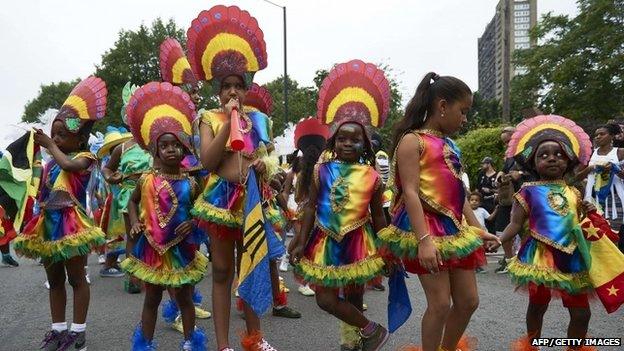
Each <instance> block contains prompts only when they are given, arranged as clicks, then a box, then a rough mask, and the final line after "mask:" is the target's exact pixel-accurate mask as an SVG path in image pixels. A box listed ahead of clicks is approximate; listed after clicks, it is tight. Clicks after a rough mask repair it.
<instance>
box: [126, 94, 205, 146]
mask: <svg viewBox="0 0 624 351" xmlns="http://www.w3.org/2000/svg"><path fill="white" fill-rule="evenodd" d="M127 112H128V124H129V126H130V131H131V132H132V135H134V138H135V140H136V142H137V143H138V144H139V145H140V146H141V147H142V148H144V149H147V150H150V148H152V147H154V145H155V144H156V143H157V141H158V138H159V137H160V136H161V135H163V134H173V135H175V136H176V137H177V138H178V140H180V142H181V143H182V144H184V146H185V147H186V148H187V149H188V150H192V148H191V147H190V140H189V137H190V136H191V135H192V132H193V130H192V123H193V119H194V118H195V105H194V104H193V102H191V98H190V97H189V95H188V94H187V93H185V92H184V91H183V90H182V89H180V88H179V87H176V86H173V85H171V84H170V83H160V82H150V83H147V84H146V85H144V86H142V87H141V88H139V89H137V90H136V91H135V92H134V94H132V97H131V98H130V102H129V104H128V107H127Z"/></svg>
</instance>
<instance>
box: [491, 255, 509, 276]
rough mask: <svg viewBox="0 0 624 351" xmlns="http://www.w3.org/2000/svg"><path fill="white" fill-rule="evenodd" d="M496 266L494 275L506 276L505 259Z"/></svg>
mask: <svg viewBox="0 0 624 351" xmlns="http://www.w3.org/2000/svg"><path fill="white" fill-rule="evenodd" d="M498 264H499V266H498V268H496V270H495V271H494V272H496V274H507V259H506V258H505V257H503V258H501V260H500V261H498Z"/></svg>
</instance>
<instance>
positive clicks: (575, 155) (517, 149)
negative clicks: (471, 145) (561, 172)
mask: <svg viewBox="0 0 624 351" xmlns="http://www.w3.org/2000/svg"><path fill="white" fill-rule="evenodd" d="M544 141H554V142H557V143H559V145H561V148H562V149H563V151H564V152H565V153H566V154H567V156H568V158H569V159H570V160H572V162H574V163H577V162H580V163H581V164H583V165H586V164H587V163H588V162H589V159H590V158H591V154H592V147H591V145H592V144H591V140H590V138H589V136H588V135H587V133H585V131H583V129H582V128H581V127H579V126H578V125H576V123H574V122H573V121H571V120H569V119H567V118H565V117H561V116H557V115H544V116H537V117H533V118H530V119H526V120H524V121H522V122H521V123H520V124H518V127H517V128H516V131H515V132H514V134H513V135H512V136H511V140H510V141H509V145H508V146H507V153H506V155H505V156H507V157H513V158H514V159H515V160H516V161H517V162H518V163H519V164H520V165H522V166H523V167H527V166H529V163H530V162H529V161H530V160H531V159H532V156H533V155H534V153H535V151H536V149H537V147H538V146H539V144H541V143H542V142H544ZM528 168H531V167H528Z"/></svg>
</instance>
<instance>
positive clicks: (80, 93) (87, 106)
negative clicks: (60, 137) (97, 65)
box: [54, 76, 108, 133]
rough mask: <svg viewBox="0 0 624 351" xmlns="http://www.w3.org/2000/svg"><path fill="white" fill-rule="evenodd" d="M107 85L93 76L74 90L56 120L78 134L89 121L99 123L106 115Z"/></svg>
mask: <svg viewBox="0 0 624 351" xmlns="http://www.w3.org/2000/svg"><path fill="white" fill-rule="evenodd" d="M107 95H108V90H106V83H105V82H104V81H103V80H102V79H100V78H98V77H94V76H91V77H89V78H87V79H84V80H83V81H81V82H80V83H78V85H76V86H75V87H74V89H72V91H71V93H69V97H67V100H65V102H64V103H63V106H61V108H60V110H59V113H58V114H57V115H56V117H55V118H54V120H55V121H56V120H60V121H63V123H65V126H66V127H67V129H68V130H69V131H70V132H72V133H76V132H78V131H79V130H80V128H81V127H82V126H83V125H84V124H85V123H86V122H88V121H97V120H99V119H102V118H103V117H104V115H105V114H106V96H107Z"/></svg>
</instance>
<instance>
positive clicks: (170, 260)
mask: <svg viewBox="0 0 624 351" xmlns="http://www.w3.org/2000/svg"><path fill="white" fill-rule="evenodd" d="M138 186H140V189H141V204H140V210H141V213H140V219H141V221H142V223H143V224H144V225H145V230H144V231H143V233H142V234H141V235H140V236H139V238H138V240H137V243H136V245H135V246H134V248H133V250H132V253H131V255H130V256H129V257H128V258H126V259H125V260H123V262H121V268H122V269H123V270H124V271H126V272H128V273H130V274H132V275H134V276H135V277H137V278H139V279H141V280H143V281H145V282H147V283H150V284H155V285H162V286H168V287H180V286H182V285H187V284H189V285H195V284H197V283H198V282H199V281H200V280H202V278H203V277H204V274H205V273H206V265H207V263H208V259H207V258H206V257H205V256H204V255H203V254H201V253H200V252H199V251H197V242H196V241H195V238H194V235H192V234H191V235H187V236H180V235H177V234H176V232H175V229H176V228H177V227H178V226H179V225H180V224H181V223H183V222H185V221H188V220H189V219H191V215H190V210H191V207H192V205H193V194H195V193H196V183H195V181H194V179H193V178H192V177H189V176H187V175H180V176H176V175H167V174H163V173H157V172H154V171H151V172H148V173H145V174H144V175H143V176H142V177H141V179H140V180H139V184H138Z"/></svg>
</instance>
